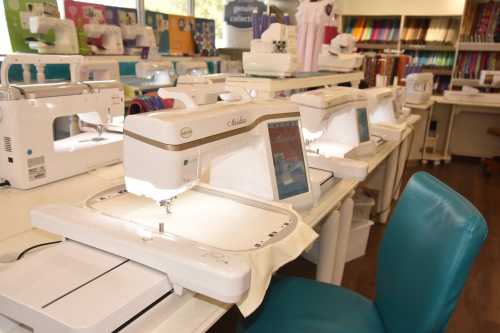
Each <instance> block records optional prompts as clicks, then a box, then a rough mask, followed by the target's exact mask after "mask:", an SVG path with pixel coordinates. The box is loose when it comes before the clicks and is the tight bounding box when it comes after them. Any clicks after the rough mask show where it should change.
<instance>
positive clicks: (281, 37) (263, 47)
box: [243, 23, 298, 77]
mask: <svg viewBox="0 0 500 333" xmlns="http://www.w3.org/2000/svg"><path fill="white" fill-rule="evenodd" d="M295 29H296V28H295V26H292V25H284V24H279V23H273V24H271V25H270V26H269V28H268V29H267V30H266V31H264V33H262V36H261V38H260V39H253V40H252V41H251V42H250V52H244V53H243V70H244V72H245V74H249V75H258V76H271V77H289V76H293V75H294V74H295V73H296V72H297V69H298V58H297V42H296V40H297V33H296V30H295Z"/></svg>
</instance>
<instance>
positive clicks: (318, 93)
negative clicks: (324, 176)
mask: <svg viewBox="0 0 500 333" xmlns="http://www.w3.org/2000/svg"><path fill="white" fill-rule="evenodd" d="M291 100H292V101H293V102H295V103H297V104H298V105H299V109H300V115H301V122H302V131H303V133H304V139H305V141H306V145H307V160H308V162H309V165H310V166H311V167H312V168H317V169H321V170H329V171H333V174H334V176H336V177H340V178H354V179H359V180H363V179H365V177H366V176H367V173H368V165H367V163H365V162H362V161H357V160H356V158H358V157H360V156H364V155H372V154H374V153H375V152H376V146H377V144H376V143H375V142H374V141H372V140H371V139H370V128H369V124H368V101H367V99H366V97H365V96H364V95H363V94H362V93H361V92H359V90H357V89H348V88H342V87H332V88H324V89H318V90H313V91H308V92H305V93H300V94H295V95H292V97H291Z"/></svg>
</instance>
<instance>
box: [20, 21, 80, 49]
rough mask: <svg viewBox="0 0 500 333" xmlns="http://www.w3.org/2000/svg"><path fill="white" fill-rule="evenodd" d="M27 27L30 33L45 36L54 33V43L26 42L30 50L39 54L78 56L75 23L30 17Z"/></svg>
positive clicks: (41, 41)
mask: <svg viewBox="0 0 500 333" xmlns="http://www.w3.org/2000/svg"><path fill="white" fill-rule="evenodd" d="M29 27H30V31H31V32H32V33H36V34H42V35H43V34H47V33H48V32H49V31H53V32H54V41H53V42H49V41H43V40H36V41H28V46H29V47H30V49H33V50H37V51H38V53H41V54H47V53H49V54H78V39H77V34H76V27H75V23H74V22H73V21H72V20H63V19H59V18H55V17H49V16H31V17H30V18H29Z"/></svg>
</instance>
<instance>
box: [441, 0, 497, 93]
mask: <svg viewBox="0 0 500 333" xmlns="http://www.w3.org/2000/svg"><path fill="white" fill-rule="evenodd" d="M481 6H496V7H497V8H498V6H500V1H499V0H494V1H483V0H466V2H465V6H464V14H463V17H462V24H461V26H460V41H459V42H458V43H457V50H456V56H455V64H454V66H453V76H452V81H451V87H452V88H457V89H459V88H461V87H463V86H471V87H476V88H488V87H487V86H482V85H480V83H479V73H480V71H481V70H484V69H489V70H495V69H500V63H497V62H496V58H497V55H496V53H497V52H500V38H499V36H495V31H496V25H497V22H498V10H494V11H493V13H496V17H495V15H493V16H491V17H492V19H491V24H487V25H484V24H485V23H484V22H485V21H484V20H483V19H479V20H478V17H477V16H478V15H481V14H480V13H481ZM482 8H483V9H484V8H485V7H482ZM487 22H489V21H487V20H486V23H487ZM477 24H479V26H478V25H477ZM475 25H476V26H475ZM481 25H483V26H481ZM477 40H484V41H487V42H476V41H477ZM492 58H495V61H489V59H492ZM493 64H495V67H496V68H492V66H493Z"/></svg>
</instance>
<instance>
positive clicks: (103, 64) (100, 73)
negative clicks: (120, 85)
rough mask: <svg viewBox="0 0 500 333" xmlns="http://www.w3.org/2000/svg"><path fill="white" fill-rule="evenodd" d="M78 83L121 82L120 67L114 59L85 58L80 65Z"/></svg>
mask: <svg viewBox="0 0 500 333" xmlns="http://www.w3.org/2000/svg"><path fill="white" fill-rule="evenodd" d="M78 74H79V77H78V80H77V81H78V82H82V81H117V82H119V81H120V66H119V65H118V61H116V60H113V59H107V58H106V57H103V58H102V59H101V58H99V59H89V58H83V59H82V61H81V62H80V65H79V73H78Z"/></svg>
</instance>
